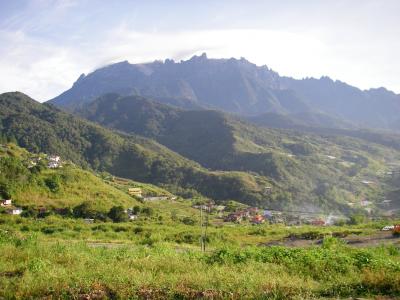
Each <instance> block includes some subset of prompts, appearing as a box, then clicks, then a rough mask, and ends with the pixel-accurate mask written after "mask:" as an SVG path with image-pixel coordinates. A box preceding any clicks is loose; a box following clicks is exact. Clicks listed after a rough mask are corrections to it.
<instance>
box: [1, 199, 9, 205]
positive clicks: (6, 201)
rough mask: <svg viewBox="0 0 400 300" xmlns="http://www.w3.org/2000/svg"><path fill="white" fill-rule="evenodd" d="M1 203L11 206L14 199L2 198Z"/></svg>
mask: <svg viewBox="0 0 400 300" xmlns="http://www.w3.org/2000/svg"><path fill="white" fill-rule="evenodd" d="M0 205H1V206H11V205H12V200H11V199H3V200H0Z"/></svg>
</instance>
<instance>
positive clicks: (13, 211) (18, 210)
mask: <svg viewBox="0 0 400 300" xmlns="http://www.w3.org/2000/svg"><path fill="white" fill-rule="evenodd" d="M8 213H9V214H10V215H20V214H21V213H22V208H18V207H16V208H13V209H10V210H9V211H8Z"/></svg>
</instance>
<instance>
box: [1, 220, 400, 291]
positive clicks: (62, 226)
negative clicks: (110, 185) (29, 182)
mask: <svg viewBox="0 0 400 300" xmlns="http://www.w3.org/2000/svg"><path fill="white" fill-rule="evenodd" d="M157 218H158V217H157V216H153V217H151V218H149V219H147V220H144V219H143V220H141V221H135V222H128V223H118V224H117V223H110V222H102V223H93V224H86V223H85V222H84V221H83V220H77V219H69V218H61V217H57V216H50V217H47V218H44V219H38V220H33V219H29V218H21V217H15V216H14V217H13V216H4V215H3V216H1V217H0V223H1V224H0V253H1V255H0V298H6V299H26V298H46V299H51V298H55V299H58V298H64V299H69V298H74V299H106V298H114V299H126V298H132V299H136V298H139V299H165V298H171V299H197V298H205V299H304V298H325V297H327V298H342V297H349V296H359V297H361V296H362V297H373V296H377V295H385V296H390V297H393V298H396V297H400V250H399V240H398V239H395V240H394V242H393V244H392V245H384V244H382V245H380V246H377V247H368V248H355V247H351V246H349V245H346V244H345V243H344V242H343V241H341V240H340V239H338V238H334V237H332V235H336V236H344V235H348V234H349V235H351V234H353V235H357V236H364V237H365V236H368V235H369V234H372V233H376V232H377V228H379V227H380V226H381V225H382V224H377V223H370V224H365V225H359V226H344V227H336V226H332V227H312V226H303V227H299V228H296V227H290V228H288V227H285V226H282V225H261V226H250V225H249V226H246V225H234V224H230V225H229V226H228V225H225V226H220V225H211V226H210V227H209V232H208V237H209V243H208V247H207V251H206V252H205V253H203V252H201V251H200V248H199V238H200V228H199V226H197V225H185V224H182V223H180V222H179V221H168V222H167V221H165V222H164V221H155V220H156V219H157ZM310 232H313V233H314V234H315V233H318V234H319V236H318V238H321V237H323V236H324V238H323V240H322V244H321V245H318V246H317V245H314V246H310V247H281V246H272V247H266V246H263V243H265V242H267V241H273V240H281V239H283V238H286V237H288V236H307V234H309V233H310ZM338 233H342V235H339V234H338ZM309 235H310V234H309ZM311 235H312V234H311ZM308 238H310V237H308Z"/></svg>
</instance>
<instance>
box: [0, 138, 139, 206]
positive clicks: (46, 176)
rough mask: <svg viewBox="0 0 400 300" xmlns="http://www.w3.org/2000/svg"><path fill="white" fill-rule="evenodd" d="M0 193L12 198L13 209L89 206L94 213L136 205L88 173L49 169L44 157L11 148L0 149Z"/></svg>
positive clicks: (70, 167) (65, 165)
mask: <svg viewBox="0 0 400 300" xmlns="http://www.w3.org/2000/svg"><path fill="white" fill-rule="evenodd" d="M39 158H40V161H38V159H39ZM36 161H38V163H36ZM34 164H35V165H34ZM0 193H1V195H0V197H2V198H12V200H13V202H14V204H15V205H16V206H25V207H26V206H30V207H36V208H38V207H48V208H65V207H74V206H76V205H78V204H81V203H82V202H89V203H91V204H92V205H93V207H95V208H96V209H99V210H108V209H110V208H111V207H112V206H115V205H122V206H125V207H129V206H132V205H136V204H138V202H137V201H136V200H135V199H134V198H132V197H131V196H129V195H128V194H127V193H126V192H124V191H121V190H119V189H117V188H115V187H113V186H112V185H110V184H107V183H106V182H105V181H104V180H103V179H102V178H100V177H98V176H96V175H94V174H93V173H92V172H89V171H85V170H82V169H80V168H78V167H77V166H75V165H74V164H72V163H69V162H64V163H63V165H62V167H60V168H57V169H50V168H48V167H47V159H46V155H45V154H40V155H37V154H32V153H29V152H28V151H26V150H24V149H22V148H19V147H18V146H15V145H14V144H5V145H2V146H1V148H0Z"/></svg>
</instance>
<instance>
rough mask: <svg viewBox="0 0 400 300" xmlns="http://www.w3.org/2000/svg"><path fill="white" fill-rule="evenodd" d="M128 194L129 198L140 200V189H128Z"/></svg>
mask: <svg viewBox="0 0 400 300" xmlns="http://www.w3.org/2000/svg"><path fill="white" fill-rule="evenodd" d="M128 194H129V195H131V196H135V197H139V198H142V197H143V195H142V189H141V188H137V187H133V188H128Z"/></svg>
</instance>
